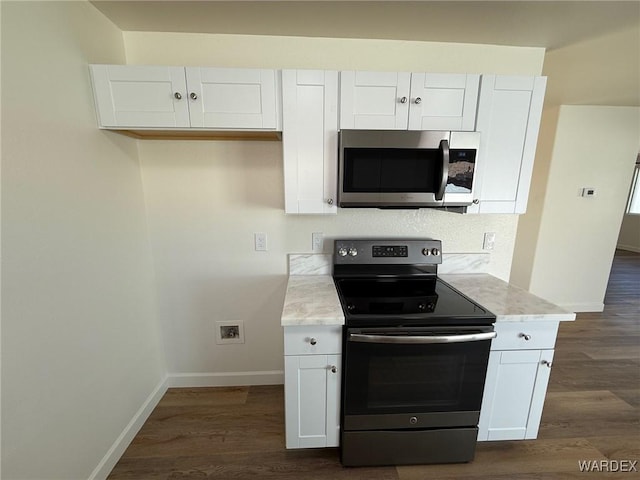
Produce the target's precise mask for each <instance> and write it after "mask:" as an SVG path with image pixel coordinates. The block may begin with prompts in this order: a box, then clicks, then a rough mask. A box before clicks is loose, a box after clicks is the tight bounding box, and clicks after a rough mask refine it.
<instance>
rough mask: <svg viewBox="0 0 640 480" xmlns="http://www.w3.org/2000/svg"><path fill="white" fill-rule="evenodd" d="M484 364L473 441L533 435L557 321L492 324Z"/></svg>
mask: <svg viewBox="0 0 640 480" xmlns="http://www.w3.org/2000/svg"><path fill="white" fill-rule="evenodd" d="M496 331H497V333H498V336H497V337H496V339H495V340H494V341H493V342H492V346H491V353H490V355H489V365H488V368H487V378H486V382H485V389H484V396H483V399H482V408H481V410H480V421H479V424H478V430H479V432H478V440H480V441H482V440H525V439H534V438H536V437H537V436H538V428H539V426H540V418H541V417H542V408H543V405H544V399H545V395H546V392H547V385H548V383H549V377H550V374H551V364H552V361H553V353H554V351H553V348H554V345H555V339H556V334H557V331H558V322H535V323H528V322H518V323H515V322H514V323H507V322H505V323H498V324H496Z"/></svg>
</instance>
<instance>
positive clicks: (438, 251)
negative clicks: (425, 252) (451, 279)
mask: <svg viewBox="0 0 640 480" xmlns="http://www.w3.org/2000/svg"><path fill="white" fill-rule="evenodd" d="M431 255H434V256H436V257H437V256H438V255H440V250H438V249H437V248H432V249H431Z"/></svg>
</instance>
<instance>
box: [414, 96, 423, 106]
mask: <svg viewBox="0 0 640 480" xmlns="http://www.w3.org/2000/svg"><path fill="white" fill-rule="evenodd" d="M414 101H415V102H416V105H419V104H421V103H422V99H421V98H420V97H416V99H415V100H414Z"/></svg>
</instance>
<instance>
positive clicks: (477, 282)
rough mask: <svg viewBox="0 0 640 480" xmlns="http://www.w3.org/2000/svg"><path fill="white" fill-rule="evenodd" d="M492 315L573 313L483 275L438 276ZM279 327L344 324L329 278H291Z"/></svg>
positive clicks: (555, 317)
mask: <svg viewBox="0 0 640 480" xmlns="http://www.w3.org/2000/svg"><path fill="white" fill-rule="evenodd" d="M439 277H440V278H442V279H443V280H444V281H445V282H447V283H449V284H450V285H451V286H453V287H454V288H456V289H458V290H459V291H460V292H462V293H464V294H465V295H467V296H468V297H469V298H471V299H473V300H474V301H476V302H477V303H479V304H480V305H482V306H483V307H486V308H487V309H488V310H489V311H491V312H492V313H494V314H495V315H496V322H530V321H533V322H535V321H571V320H575V317H576V315H575V313H573V312H568V311H566V310H564V309H562V308H560V307H558V306H557V305H554V304H553V303H550V302H548V301H546V300H544V299H542V298H540V297H537V296H535V295H533V294H531V293H529V292H527V291H526V290H523V289H521V288H518V287H516V286H514V285H511V284H509V283H507V282H505V281H503V280H500V279H499V278H496V277H494V276H492V275H489V274H486V273H474V274H443V275H439ZM281 325H282V326H293V325H344V314H343V312H342V307H341V306H340V300H339V299H338V293H337V292H336V288H335V286H334V283H333V278H332V277H331V275H291V276H290V277H289V281H288V283H287V293H286V295H285V299H284V308H283V311H282V318H281Z"/></svg>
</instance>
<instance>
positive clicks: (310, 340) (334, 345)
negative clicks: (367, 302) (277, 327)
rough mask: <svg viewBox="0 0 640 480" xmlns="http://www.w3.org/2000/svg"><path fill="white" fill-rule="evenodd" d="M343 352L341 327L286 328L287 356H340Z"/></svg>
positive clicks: (285, 345) (285, 343) (285, 351)
mask: <svg viewBox="0 0 640 480" xmlns="http://www.w3.org/2000/svg"><path fill="white" fill-rule="evenodd" d="M341 352H342V327H341V326H340V325H331V326H326V325H313V326H300V327H298V326H293V327H284V354H285V355H315V354H339V353H341Z"/></svg>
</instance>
